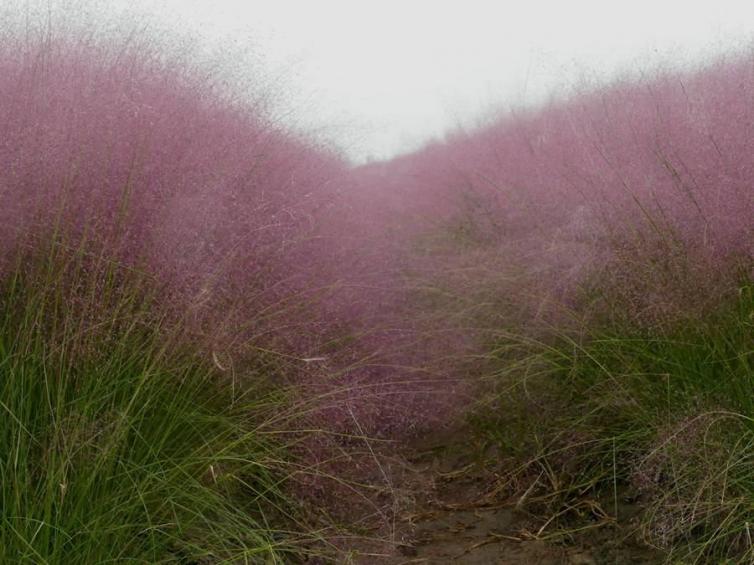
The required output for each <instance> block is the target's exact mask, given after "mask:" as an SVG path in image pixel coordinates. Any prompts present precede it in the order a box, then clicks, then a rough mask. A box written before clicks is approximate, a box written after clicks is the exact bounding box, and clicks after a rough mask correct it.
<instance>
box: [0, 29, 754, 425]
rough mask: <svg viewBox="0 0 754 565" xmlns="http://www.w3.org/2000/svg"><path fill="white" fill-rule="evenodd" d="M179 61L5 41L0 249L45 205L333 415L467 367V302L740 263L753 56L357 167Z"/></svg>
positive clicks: (661, 295)
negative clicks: (293, 370)
mask: <svg viewBox="0 0 754 565" xmlns="http://www.w3.org/2000/svg"><path fill="white" fill-rule="evenodd" d="M171 61H172V62H171ZM176 61H177V60H176ZM176 61H173V60H172V59H170V58H169V57H166V56H164V54H162V53H160V52H159V51H155V50H150V49H145V48H144V45H143V44H142V43H139V42H135V43H133V44H129V43H123V44H119V43H117V42H115V43H108V42H106V41H94V40H92V41H85V40H73V39H71V38H70V37H68V38H67V37H65V36H60V37H57V36H56V37H52V38H50V37H47V38H45V39H44V40H40V41H36V42H34V41H32V42H29V41H26V40H22V39H20V38H15V39H14V38H13V36H12V35H9V36H7V37H5V38H4V40H3V44H2V45H0V198H1V199H2V202H3V205H2V207H0V261H2V262H0V268H1V267H2V265H3V264H4V263H3V262H4V261H7V260H8V259H9V258H10V257H11V256H13V254H14V252H15V251H16V250H17V249H18V247H19V246H20V245H26V244H28V243H29V242H34V241H37V240H38V239H39V238H43V237H45V236H46V235H49V232H50V230H51V229H52V226H56V225H57V226H62V227H63V228H64V229H65V230H66V231H67V232H68V233H70V234H71V236H72V237H73V238H74V240H75V238H76V237H83V234H85V233H89V234H95V239H96V240H97V241H98V242H99V243H101V244H103V245H105V246H106V247H107V248H108V249H109V250H110V252H111V253H112V256H113V257H114V258H116V259H117V260H119V261H122V262H124V263H126V264H129V265H133V266H138V267H139V268H146V269H148V270H149V271H150V272H152V273H154V275H155V276H156V277H157V279H158V280H159V281H160V282H161V284H163V285H164V287H165V289H166V292H165V296H166V299H167V300H170V301H173V304H172V305H171V306H172V307H173V308H174V309H175V310H177V311H181V312H191V313H192V317H191V320H190V322H191V323H194V324H195V325H196V329H197V331H199V332H200V333H201V334H202V335H204V336H206V337H207V339H209V341H210V342H211V346H212V348H213V350H217V351H224V352H226V353H227V355H230V356H232V355H234V354H235V352H236V351H238V350H241V349H242V345H243V344H246V343H249V342H252V343H254V344H259V343H264V344H269V343H274V344H275V346H276V347H279V348H280V353H282V354H284V355H285V356H286V358H293V359H298V360H300V362H301V363H300V364H301V366H302V367H305V368H306V371H307V372H306V373H305V374H306V376H307V379H308V384H311V385H317V384H318V383H319V382H320V381H321V382H322V383H325V382H327V383H328V386H331V385H333V384H334V385H337V386H343V387H344V388H343V393H342V394H341V395H340V396H334V397H333V398H338V399H339V400H340V401H341V405H339V406H335V407H332V408H331V411H330V412H327V413H328V414H331V417H332V419H333V421H339V422H350V421H352V420H353V419H357V420H358V422H359V423H360V426H361V427H362V428H363V429H366V430H379V429H383V430H394V429H405V428H406V427H411V426H413V425H414V424H416V422H417V421H425V420H426V419H427V418H428V417H429V416H430V415H432V414H434V415H439V416H440V417H441V416H442V415H444V414H446V412H444V411H443V410H439V409H438V408H437V406H438V404H439V403H441V402H444V401H447V400H448V399H449V398H450V399H451V400H453V399H454V398H455V395H456V392H457V391H458V390H461V389H463V387H464V385H463V384H459V379H458V375H456V374H454V364H453V359H454V358H457V357H459V356H462V355H465V354H466V353H473V351H474V348H475V347H478V342H477V334H476V333H475V331H476V329H477V328H476V327H475V326H476V325H482V322H481V321H479V319H481V318H483V317H485V316H487V317H489V318H491V319H493V320H494V321H495V323H498V322H500V321H501V320H502V321H503V322H505V320H504V319H502V318H501V316H502V315H503V314H505V315H507V314H508V313H510V310H506V309H504V308H503V307H502V306H501V305H500V304H499V303H497V302H495V300H497V298H496V295H497V296H498V297H499V296H500V295H501V294H505V301H507V303H508V304H509V306H510V304H519V305H523V306H521V308H520V309H519V310H518V311H517V313H518V315H522V316H524V317H523V320H524V322H525V321H526V320H527V319H528V318H526V316H536V315H538V313H541V311H542V309H541V304H542V301H543V300H544V299H545V298H543V297H547V300H554V301H558V300H560V301H564V302H568V301H569V300H571V299H572V297H573V295H574V293H575V291H576V290H577V289H578V288H580V287H581V286H582V285H583V284H585V283H586V282H587V281H589V280H591V279H592V278H593V277H594V276H595V274H599V273H602V274H601V275H600V276H602V277H603V278H604V280H605V284H609V285H612V286H614V287H616V288H617V289H618V290H619V291H620V290H621V289H623V291H625V292H624V297H625V298H626V299H627V300H629V303H630V304H631V305H633V306H634V307H635V308H636V310H637V313H641V314H642V316H644V315H645V314H646V312H647V311H651V315H650V316H645V318H646V319H656V318H658V317H661V316H664V315H670V312H671V311H672V310H673V305H674V304H675V303H676V302H678V303H680V302H681V301H680V298H679V297H682V298H684V299H685V298H687V294H686V293H687V292H690V291H689V289H684V288H682V287H683V285H684V284H686V283H684V281H683V280H680V279H679V278H678V277H679V276H681V275H679V273H681V274H682V277H685V279H688V281H691V282H690V283H688V284H690V285H691V286H693V287H694V288H695V289H697V291H699V290H698V289H702V290H701V292H704V293H706V295H709V294H710V293H714V291H715V289H716V288H717V286H716V285H721V284H723V283H722V282H721V278H720V273H722V272H725V270H726V269H728V268H729V265H732V264H733V262H734V261H735V262H740V261H741V260H744V261H747V260H748V261H750V260H751V256H752V241H753V239H754V236H753V234H752V230H753V227H754V197H753V196H752V195H753V192H752V188H751V179H752V178H754V135H752V133H754V105H752V103H751V102H752V99H753V97H754V65H752V58H751V57H741V58H738V59H736V60H732V61H720V62H719V63H717V64H714V65H711V66H709V67H708V68H706V69H704V70H702V71H699V72H697V73H694V74H667V75H662V76H658V77H656V78H655V79H653V80H649V81H643V82H635V83H621V84H616V85H614V86H612V87H610V88H606V89H602V90H600V91H597V92H593V93H589V94H583V95H580V96H576V97H574V98H573V99H571V100H570V101H567V102H564V103H559V104H554V105H552V106H551V107H548V108H545V109H543V110H541V111H539V112H537V113H534V114H531V115H526V116H521V117H517V118H504V119H501V120H500V121H498V122H497V123H493V124H491V125H489V126H487V127H484V128H481V129H478V130H476V131H471V132H467V133H457V134H454V135H452V136H449V137H448V139H447V140H446V141H445V142H442V143H435V144H433V145H431V146H428V147H426V148H425V149H423V150H421V151H419V152H417V153H414V154H412V155H408V156H403V157H399V158H396V159H394V160H393V161H390V162H387V163H378V164H373V165H369V166H364V167H359V168H355V169H349V168H348V167H347V165H346V164H345V163H344V162H343V161H342V160H341V159H339V158H338V157H337V156H334V155H333V154H332V153H330V152H328V151H326V150H324V149H323V148H322V147H319V146H317V144H316V143H313V142H311V141H306V140H304V139H302V138H301V137H300V136H296V135H293V134H291V133H289V132H287V131H285V130H284V129H283V128H281V127H280V126H279V124H278V123H277V122H276V120H275V119H274V117H273V114H271V113H269V112H267V111H265V110H264V107H265V104H264V100H257V101H254V100H244V101H243V102H242V101H241V99H240V98H239V97H238V96H234V95H233V93H232V91H230V90H228V89H225V88H223V87H221V85H219V84H218V82H216V81H214V80H213V79H212V78H211V77H210V76H208V75H206V74H205V73H204V72H203V71H201V70H200V69H199V68H198V67H197V68H191V67H190V66H187V65H184V64H181V63H179V62H176ZM668 258H670V260H668ZM668 261H670V263H673V261H675V262H676V263H677V264H675V265H672V264H671V265H669V266H667V268H666V266H665V263H667V262H668ZM606 265H607V266H609V268H608V269H605V266H606ZM679 265H680V266H679ZM663 269H664V270H668V271H669V272H671V274H670V275H668V274H667V273H666V272H664V271H663ZM688 281H687V282H688ZM481 288H484V289H485V293H486V294H485V295H484V296H483V297H482V298H483V299H480V300H477V296H481V295H480V294H479V289H481ZM428 289H429V290H430V291H431V292H430V294H428ZM440 290H442V292H439V291H440ZM721 291H722V288H721ZM432 292H433V293H434V294H432ZM430 295H431V296H430ZM428 297H430V298H428ZM530 298H533V299H532V300H531V304H530V305H529V302H530ZM658 304H662V305H663V307H662V308H659V307H658V306H657V305H658ZM498 308H501V309H500V311H498ZM642 319H644V318H642ZM333 344H337V346H336V347H335V346H333ZM223 359H224V357H223ZM323 386H324V385H323ZM450 404H453V402H452V401H451V402H450ZM328 410H330V409H328Z"/></svg>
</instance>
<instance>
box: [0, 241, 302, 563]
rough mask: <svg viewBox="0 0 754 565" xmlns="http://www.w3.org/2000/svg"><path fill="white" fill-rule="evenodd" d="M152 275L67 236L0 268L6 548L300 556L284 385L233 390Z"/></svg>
mask: <svg viewBox="0 0 754 565" xmlns="http://www.w3.org/2000/svg"><path fill="white" fill-rule="evenodd" d="M150 284H151V282H150V281H149V280H148V279H147V278H146V277H144V276H141V275H139V274H138V273H135V272H133V271H129V270H126V269H124V268H120V267H114V266H112V265H110V264H108V263H107V261H105V260H104V259H103V258H102V257H101V256H100V257H97V256H94V257H93V256H91V255H87V254H84V253H81V252H61V251H60V248H59V247H53V248H51V251H50V253H45V254H41V253H34V254H30V255H28V256H25V257H24V258H23V260H19V261H18V263H16V265H15V267H12V268H9V269H8V270H7V271H6V272H5V273H4V275H3V277H2V282H1V284H0V413H1V414H2V427H0V521H1V522H2V526H1V527H0V563H35V564H38V563H50V564H53V563H61V564H62V563H82V564H83V563H86V564H94V563H125V562H129V563H221V562H232V563H253V562H264V563H282V562H290V559H291V556H290V554H289V553H288V552H289V551H290V550H291V547H290V544H289V543H288V542H287V541H286V540H289V539H290V536H287V535H285V533H284V532H283V531H281V530H280V529H279V527H280V524H285V523H287V520H288V517H287V515H286V512H287V510H286V507H287V503H286V501H285V499H284V497H283V495H282V494H281V492H280V478H281V476H282V473H281V472H280V465H279V464H278V463H277V462H278V461H279V460H280V457H281V453H280V447H279V446H276V445H275V444H273V443H271V442H270V441H268V439H266V438H268V437H269V434H268V435H265V434H264V433H262V427H263V426H264V420H265V418H266V417H269V415H270V414H271V413H272V411H275V410H277V411H278V414H279V410H280V399H276V395H275V394H272V393H269V392H267V393H265V392H263V391H261V390H258V389H254V390H246V391H239V390H238V389H236V390H235V391H234V393H231V390H230V389H231V387H230V386H227V385H224V384H222V383H221V382H220V381H219V380H218V376H217V372H216V371H215V370H214V369H213V367H212V365H211V363H207V362H206V361H205V360H204V359H203V357H206V355H200V354H199V353H198V351H197V348H195V347H192V346H190V344H187V343H186V342H185V340H182V339H181V337H180V335H179V332H176V331H174V326H173V323H172V322H169V321H168V318H167V317H166V316H164V315H162V314H161V311H163V309H162V308H161V307H160V306H159V304H158V303H157V301H156V294H155V293H153V292H151V291H150V290H149V288H150ZM233 394H234V396H233ZM274 524H276V525H277V526H275V525H274Z"/></svg>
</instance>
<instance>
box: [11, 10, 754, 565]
mask: <svg viewBox="0 0 754 565" xmlns="http://www.w3.org/2000/svg"><path fill="white" fill-rule="evenodd" d="M84 19H85V18H84ZM22 20H23V18H21V19H19V20H18V21H17V22H16V23H15V24H14V23H12V22H11V23H8V24H7V25H6V26H5V27H4V28H3V30H2V38H1V39H2V40H1V41H0V199H2V202H3V205H2V206H0V377H1V379H0V413H2V415H3V423H4V425H3V428H2V432H0V476H1V477H2V481H1V483H0V495H1V498H0V501H2V504H0V517H1V520H2V525H1V526H0V562H2V563H50V564H56V563H121V562H123V563H125V562H135V563H298V562H301V563H305V562H307V560H308V559H309V560H310V561H309V562H310V563H311V562H315V563H316V562H344V563H346V562H357V563H373V562H380V561H384V562H386V563H387V562H391V561H390V559H393V558H395V551H396V548H401V547H403V549H404V550H405V549H406V544H407V542H406V539H408V538H409V537H410V532H409V533H403V532H402V530H401V527H400V526H399V522H401V520H403V517H405V516H406V515H407V514H408V516H409V517H408V518H406V519H405V522H407V524H408V526H407V528H406V529H407V530H410V526H413V520H414V518H415V517H416V516H415V515H411V512H410V511H406V508H409V509H410V508H411V504H412V503H413V502H412V501H415V500H418V499H421V498H422V496H423V495H424V494H426V493H422V492H418V491H416V492H415V491H412V490H410V489H412V488H414V487H413V486H410V487H406V488H407V489H408V492H406V490H405V489H404V490H402V488H403V487H401V486H400V485H401V484H402V483H401V481H402V480H404V478H405V477H404V476H405V475H406V474H407V473H408V474H409V475H410V474H411V473H414V474H415V475H420V474H421V473H420V472H418V471H416V470H410V468H411V465H409V464H408V463H407V461H409V460H411V455H410V454H409V455H406V451H407V450H410V449H412V448H414V447H412V446H417V445H419V446H421V441H422V438H431V437H436V436H437V435H438V434H439V432H443V433H451V435H452V434H456V436H458V434H461V436H462V437H461V438H459V437H455V442H456V443H455V444H463V445H464V446H465V450H466V451H473V450H475V449H476V450H478V453H476V454H474V453H472V454H469V453H466V454H465V455H464V456H465V457H470V458H471V459H472V461H471V462H470V463H469V467H473V466H474V465H475V463H474V462H475V461H476V459H479V460H481V459H485V461H486V463H485V465H486V467H485V469H486V470H485V473H486V474H485V475H484V476H483V477H482V478H480V480H479V481H478V482H479V483H480V484H483V485H485V489H484V492H482V493H481V494H479V493H476V494H477V495H479V496H477V499H475V500H474V501H473V503H474V504H480V502H479V500H482V501H484V504H486V505H487V506H486V507H503V506H504V507H506V508H508V507H511V508H514V509H515V511H516V512H524V513H526V514H527V516H528V518H527V519H528V520H529V522H528V523H527V524H528V525H527V528H533V530H531V531H530V530H528V529H527V532H528V534H527V535H528V536H529V537H531V538H534V539H536V540H539V541H542V542H543V543H549V544H560V545H561V546H563V545H568V544H571V546H573V547H576V546H577V545H578V544H583V543H585V542H584V539H585V538H584V535H585V534H584V532H593V531H597V530H599V531H613V532H617V533H616V536H617V535H618V533H619V534H620V535H625V536H630V537H631V539H632V540H633V541H632V543H636V544H642V546H643V547H645V548H649V549H651V550H652V553H651V555H661V556H662V559H666V560H667V561H668V562H680V563H687V562H688V563H694V562H696V563H708V562H709V563H713V562H741V563H746V562H750V561H751V559H752V557H754V542H752V533H751V531H750V529H751V527H750V524H751V523H752V522H754V481H752V478H751V475H752V474H751V470H752V469H751V464H752V461H754V437H753V436H752V432H754V428H752V422H754V402H752V399H753V398H754V396H753V395H752V392H751V390H750V388H751V384H752V381H753V377H754V374H753V373H752V370H753V365H752V363H753V361H752V353H753V352H754V349H752V344H753V343H754V339H752V338H754V290H753V288H754V287H753V286H752V285H753V283H752V279H753V277H754V271H753V270H752V267H753V264H754V263H753V259H754V257H753V256H752V253H753V252H754V192H752V188H751V178H752V175H753V174H754V146H753V144H754V141H753V140H754V136H752V133H753V132H754V129H753V128H754V107H752V105H751V103H750V102H751V99H752V95H754V67H753V66H752V64H751V63H752V56H751V54H750V53H739V54H735V55H731V56H729V57H728V58H726V59H721V60H718V61H715V62H711V63H710V62H708V63H707V64H706V66H703V67H702V66H700V67H699V68H697V69H696V70H694V71H686V72H676V73H672V72H666V73H658V74H656V75H655V76H653V77H649V78H647V77H645V78H643V79H641V80H638V79H637V80H625V81H618V82H615V83H614V84H612V85H609V86H603V87H600V88H597V87H595V88H594V89H592V90H590V91H586V92H581V93H577V94H575V95H573V96H572V97H570V98H567V99H565V100H562V101H560V102H557V103H552V104H550V105H548V106H546V107H544V108H541V109H539V110H537V111H531V112H528V113H525V114H523V115H519V116H511V115H505V116H501V117H499V118H497V119H494V120H491V121H490V122H489V123H487V124H486V125H485V126H483V127H479V128H476V129H473V130H469V131H458V132H455V133H452V134H448V136H447V137H446V139H445V140H443V141H438V142H435V143H432V144H430V145H428V146H427V147H425V148H423V149H421V150H419V151H417V152H415V153H413V154H410V155H404V156H400V157H397V158H395V159H393V160H390V161H386V162H381V163H372V164H369V165H363V166H352V165H351V164H349V163H348V162H346V161H345V160H344V159H343V158H342V157H341V156H339V155H337V154H335V153H333V151H332V150H331V149H328V148H327V146H326V145H325V144H323V143H321V142H318V141H317V140H316V139H315V138H313V137H312V136H307V135H305V134H303V133H301V132H296V131H294V129H293V128H292V127H290V124H289V123H288V122H286V120H285V116H286V115H287V114H286V112H287V109H280V108H279V107H278V106H276V104H277V103H278V100H277V98H276V96H278V95H277V94H275V93H273V92H272V91H271V90H269V89H265V88H263V87H262V85H263V83H264V77H263V76H262V74H261V72H260V74H259V75H258V76H256V75H253V74H252V75H251V76H250V75H248V74H242V75H240V76H236V75H234V74H233V72H234V71H233V67H232V65H229V67H228V68H215V66H214V65H215V62H214V61H208V60H207V57H206V53H202V52H201V51H199V50H192V49H191V47H190V46H187V45H186V44H181V45H179V46H177V47H176V46H175V45H174V44H172V43H170V41H168V40H165V41H162V40H161V39H160V38H159V37H158V36H157V34H151V35H150V34H149V33H146V32H144V33H142V34H140V33H137V32H136V31H134V32H133V34H128V33H127V34H124V33H123V30H122V29H115V31H113V30H112V29H110V28H107V27H106V26H101V27H100V26H87V25H84V24H82V22H83V21H84V20H81V21H78V20H75V18H74V19H73V20H71V21H74V22H77V23H76V25H72V24H71V25H62V24H61V25H58V24H57V23H55V22H53V21H52V20H50V21H47V22H46V23H45V24H44V25H39V26H37V25H36V24H30V23H29V21H26V22H23V21H22ZM69 23H70V22H69ZM281 98H282V96H281ZM284 124H287V125H284ZM455 444H454V445H455ZM416 449H418V448H416ZM490 452H491V453H493V454H494V455H493V457H492V461H491V462H490V460H489V458H488V453H490ZM407 468H409V471H406V469H407ZM454 473H455V471H453V472H450V473H445V474H444V475H443V474H440V475H438V476H437V477H435V478H437V480H438V481H440V482H441V481H443V480H450V479H448V477H451V478H452V477H453V476H455V474H454ZM423 479H424V480H422V478H421V477H419V478H417V477H416V476H415V477H414V479H411V480H412V481H413V482H411V481H409V483H410V484H411V485H422V484H424V485H425V487H422V488H426V483H428V482H433V481H434V478H432V480H427V477H423ZM418 488H419V487H418V486H417V487H416V489H418ZM433 488H434V487H433ZM474 488H478V485H477V486H475V487H474ZM475 492H476V491H475ZM462 494H464V493H462ZM465 494H468V493H465ZM469 496H470V495H469ZM475 496H476V495H475ZM465 502H471V501H468V500H467V501H465ZM496 505H497V506H496ZM627 506H630V507H631V509H632V515H631V517H630V518H628V517H627V516H626V507H627ZM446 510H447V509H446ZM453 510H454V511H458V510H459V508H458V505H456V507H454V508H453ZM511 512H512V511H511ZM414 514H418V513H414ZM532 524H534V526H532ZM532 531H533V532H534V533H532ZM506 535H507V534H506ZM587 535H588V534H587ZM404 538H405V539H404ZM509 538H510V539H509ZM500 539H503V538H500ZM505 539H507V540H508V542H510V541H511V540H514V541H515V540H517V539H518V538H517V537H515V536H513V537H511V536H508V537H507V538H505ZM592 539H597V538H592ZM599 539H602V538H599ZM488 541H489V540H486V541H485V543H487V542H488ZM498 541H499V540H498ZM587 541H588V540H587ZM592 543H596V542H594V541H592ZM642 555H650V553H642ZM317 560H319V561H317ZM726 560H727V561H726Z"/></svg>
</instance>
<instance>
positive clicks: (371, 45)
mask: <svg viewBox="0 0 754 565" xmlns="http://www.w3.org/2000/svg"><path fill="white" fill-rule="evenodd" d="M3 1H4V0H0V3H1V2H3ZM107 2H108V3H107V4H106V5H107V6H108V7H110V6H112V7H113V8H117V7H121V6H124V5H130V6H135V7H136V8H137V9H142V10H146V11H149V12H153V13H155V14H157V16H158V17H159V18H160V19H163V20H164V21H165V22H166V23H167V25H169V26H175V27H177V28H182V29H191V30H192V31H199V33H201V35H203V36H204V37H206V38H207V39H208V41H211V42H220V43H226V44H227V43H233V44H236V45H240V46H245V45H247V44H253V45H254V46H255V47H254V48H255V50H256V51H257V52H258V54H259V55H260V56H261V57H262V58H263V60H264V62H265V66H266V67H267V69H268V70H269V71H271V72H273V73H277V74H282V75H284V76H285V77H286V78H285V81H286V83H287V85H288V89H289V91H291V92H293V95H292V99H293V101H294V102H295V106H297V109H296V111H295V112H294V113H295V114H296V115H297V116H298V119H299V120H300V121H303V123H304V124H305V125H307V126H310V127H316V128H321V130H320V131H321V133H322V135H324V136H325V137H328V138H329V139H331V140H332V141H333V142H335V143H336V144H337V145H339V146H341V147H342V148H343V149H344V150H345V151H346V153H347V154H348V155H349V156H351V157H352V158H353V159H354V160H356V161H361V160H365V159H368V158H370V157H371V158H385V157H389V156H392V155H394V154H396V153H400V152H403V151H407V150H410V149H413V148H415V147H417V146H418V145H419V144H421V143H423V142H426V141H427V140H429V139H431V138H432V137H435V136H440V135H442V133H443V132H444V131H447V130H448V129H451V128H453V127H454V126H455V125H458V124H468V123H473V121H474V120H475V119H476V118H478V117H480V116H482V115H484V114H485V113H488V112H489V111H490V110H491V109H492V108H493V107H498V108H500V107H521V106H525V105H533V104H536V103H538V102H541V101H543V100H544V99H545V98H546V97H547V95H548V94H549V93H557V92H562V91H564V89H566V88H567V87H568V86H569V85H573V84H574V83H576V82H578V81H579V79H580V78H581V77H584V76H585V77H589V78H590V79H595V78H596V79H604V78H605V77H607V76H609V75H610V74H612V73H615V72H616V71H618V70H623V71H625V70H637V69H642V68H643V69H647V68H650V67H652V66H653V65H654V64H656V63H657V62H658V61H663V62H665V63H668V62H669V63H672V64H676V63H677V62H688V61H693V60H698V59H699V58H703V57H708V56H710V55H713V54H714V53H717V52H720V51H723V50H726V49H730V48H731V47H734V48H735V47H742V46H745V45H746V43H747V42H748V41H749V39H750V38H751V37H754V1H752V0H750V1H749V2H746V1H727V0H714V1H707V2H697V1H694V0H686V1H676V0H650V1H647V0H633V1H615V0H597V1H592V0H588V1H587V0H555V1H546V0H518V1H507V0H500V1H497V2H493V1H484V0H434V1H427V0H374V1H373V0H298V1H297V0H267V1H263V0H107ZM102 5H105V4H101V6H102Z"/></svg>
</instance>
